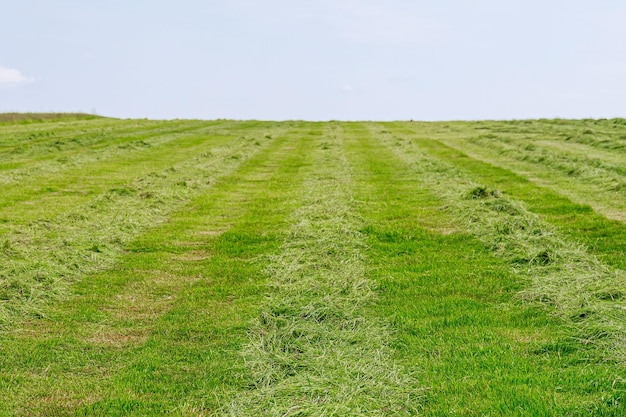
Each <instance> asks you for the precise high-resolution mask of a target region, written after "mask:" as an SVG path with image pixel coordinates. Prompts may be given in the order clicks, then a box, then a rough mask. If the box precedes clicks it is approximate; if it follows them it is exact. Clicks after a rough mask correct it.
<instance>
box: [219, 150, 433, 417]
mask: <svg viewBox="0 0 626 417" xmlns="http://www.w3.org/2000/svg"><path fill="white" fill-rule="evenodd" d="M313 158H314V159H315V161H314V163H313V164H312V167H311V168H309V170H310V172H308V177H307V178H306V180H305V181H304V184H303V185H302V189H303V196H302V201H301V207H300V209H298V210H296V212H295V213H294V214H293V216H292V226H291V227H290V229H289V231H288V233H287V236H286V237H285V240H284V244H283V246H282V250H281V252H280V253H279V254H278V255H277V256H275V257H273V258H272V259H271V262H270V267H269V269H268V274H269V276H270V282H271V288H270V290H271V291H270V294H269V296H268V298H267V300H266V303H265V305H264V306H263V308H262V310H261V313H260V317H259V319H258V321H257V323H256V324H255V325H254V327H253V328H252V329H251V331H250V342H249V344H248V345H247V346H246V348H245V351H244V358H245V361H246V363H247V365H248V367H249V369H250V372H251V379H250V386H249V387H248V389H247V390H244V391H243V392H241V393H239V395H237V396H236V397H235V398H234V399H233V401H232V402H231V403H230V404H228V405H227V406H226V407H225V410H224V412H225V413H227V414H229V415H233V416H247V415H281V416H295V415H298V416H323V415H346V416H348V415H355V416H356V415H359V416H385V415H411V414H412V413H414V412H416V407H417V406H418V404H419V403H420V398H421V397H422V390H421V389H420V388H419V385H418V384H417V383H416V381H415V379H414V378H413V377H411V376H410V375H407V374H406V373H405V372H403V371H402V370H401V369H400V368H399V367H398V366H396V365H395V364H394V362H393V360H392V359H391V357H390V355H391V351H390V348H389V347H388V342H389V339H390V338H391V334H390V330H389V328H388V327H387V325H386V324H385V323H384V322H383V321H382V320H379V319H376V318H371V317H368V318H365V317H366V316H365V314H364V308H366V307H367V306H368V305H370V304H371V303H372V302H373V301H374V300H375V289H374V288H373V284H372V283H371V282H369V281H368V280H367V279H366V278H365V271H364V255H363V253H364V249H365V247H364V237H363V236H362V235H361V233H360V232H359V230H360V228H361V227H362V221H361V219H360V218H358V217H357V216H356V215H355V210H354V207H353V205H354V202H353V201H352V195H351V188H352V183H351V178H350V177H351V173H350V167H349V165H348V163H347V161H346V159H345V157H344V155H343V150H342V148H341V147H340V145H339V144H337V143H329V142H324V144H323V146H320V147H319V148H318V150H317V151H316V153H315V155H314V156H313Z"/></svg>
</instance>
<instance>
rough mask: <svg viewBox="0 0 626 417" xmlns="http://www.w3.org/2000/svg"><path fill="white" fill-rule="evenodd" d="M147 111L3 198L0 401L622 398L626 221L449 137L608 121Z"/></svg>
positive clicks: (202, 407)
mask: <svg viewBox="0 0 626 417" xmlns="http://www.w3.org/2000/svg"><path fill="white" fill-rule="evenodd" d="M62 123H63V122H54V123H52V124H50V125H48V126H44V125H46V124H45V123H42V124H37V125H36V126H38V127H42V129H41V131H42V132H44V131H46V130H47V129H52V127H51V125H53V124H54V125H59V126H60V125H61V124H62ZM72 123H74V122H72ZM80 123H87V122H80ZM80 123H79V122H77V124H80ZM166 125H167V123H165V124H164V125H162V126H161V125H160V124H159V125H150V126H148V125H146V126H143V127H141V126H139V124H138V125H137V126H134V125H132V124H131V125H124V127H120V130H119V131H118V133H120V135H119V136H118V137H115V138H112V139H111V143H107V142H106V140H105V141H102V142H98V143H99V144H96V143H95V142H94V143H91V144H90V145H85V144H82V145H77V146H76V147H74V146H69V147H67V149H65V150H64V149H63V147H61V149H59V152H67V154H66V155H74V156H76V157H78V155H79V154H80V153H81V152H83V151H85V152H88V151H89V149H90V146H93V147H94V149H95V152H96V154H99V155H100V156H102V158H96V159H93V160H90V159H88V158H86V159H84V160H82V162H81V163H80V166H79V165H76V167H75V168H72V167H71V166H70V165H68V167H67V168H65V169H64V170H60V171H58V172H55V173H53V174H52V176H51V177H50V178H49V179H46V178H45V176H43V175H42V176H37V175H33V176H31V177H30V178H29V179H28V181H31V185H30V186H29V185H28V181H25V182H24V190H23V194H19V193H15V194H6V195H5V196H4V198H5V200H4V203H5V204H6V206H5V207H7V208H10V210H11V211H10V212H8V211H6V210H4V209H3V213H2V218H3V219H4V223H3V224H1V225H0V226H1V230H2V233H3V235H2V239H5V238H6V242H7V243H6V244H5V245H4V249H2V250H0V256H2V257H3V258H2V260H3V262H2V263H0V265H1V266H0V267H3V266H4V265H7V264H8V265H10V266H11V268H9V269H6V268H5V269H3V270H2V274H4V275H3V278H4V277H10V278H11V280H10V281H6V280H5V281H3V282H5V283H6V282H11V283H12V284H15V285H16V286H19V285H23V287H22V288H23V290H22V291H18V292H17V293H16V294H8V300H5V303H4V304H6V303H8V304H7V305H10V304H11V303H12V302H15V303H16V304H15V305H16V306H17V307H15V308H13V307H12V308H13V310H10V309H9V310H6V309H5V311H11V313H10V317H11V319H10V323H9V322H7V325H5V328H4V330H3V331H2V332H1V333H0V398H2V400H0V416H4V415H6V416H9V415H42V416H43V415H45V416H55V415H56V416H65V415H68V416H69V415H85V416H87V415H89V416H92V415H96V416H97V415H102V416H105V415H106V416H110V415H113V416H116V415H119V416H122V415H124V416H126V415H137V416H139V415H163V414H172V415H180V416H197V415H250V414H258V415H402V414H406V415H412V414H420V415H433V416H435V415H436V416H444V415H445V416H449V415H520V416H522V415H568V416H569V415H580V416H587V415H602V416H604V415H622V414H624V413H625V410H624V407H625V405H624V398H623V392H624V389H625V388H626V387H625V386H624V383H625V382H624V379H623V370H624V366H623V363H624V352H623V348H622V346H621V344H620V340H621V339H623V337H624V334H623V332H624V329H623V326H622V325H621V323H623V322H624V317H623V313H622V311H623V310H624V309H623V308H622V304H623V294H626V291H625V289H624V288H623V287H624V279H623V278H624V277H623V270H624V269H626V260H625V259H624V257H623V253H624V250H626V248H625V245H626V242H625V241H624V239H623V236H624V235H626V233H625V232H624V230H626V225H624V224H623V223H620V222H615V221H610V220H607V219H606V218H603V217H602V216H599V215H598V214H596V213H594V212H593V211H592V210H591V208H590V207H588V206H582V205H579V204H575V203H572V202H571V201H569V200H568V199H567V198H565V197H563V196H562V195H559V194H558V193H555V192H554V188H542V187H538V186H537V185H536V183H533V182H532V181H529V179H528V178H527V177H526V176H522V175H519V174H515V173H513V172H511V171H509V170H506V169H503V168H501V167H498V166H495V165H493V164H488V163H485V162H484V160H479V159H474V158H470V157H468V155H467V154H464V153H463V152H461V151H459V149H462V148H463V147H464V146H465V144H468V143H469V142H467V141H466V139H467V138H470V137H475V136H477V135H479V134H487V135H488V134H489V133H490V132H494V134H497V135H502V134H507V135H508V134H510V135H517V136H515V137H516V139H515V140H516V141H517V140H522V139H520V138H521V136H522V135H535V136H536V138H535V139H533V140H537V141H539V140H552V139H546V138H544V139H540V136H541V132H542V131H543V132H547V134H549V135H551V136H550V137H551V138H557V137H560V136H559V135H561V134H564V132H566V131H571V132H574V133H575V132H578V131H580V130H581V129H592V128H593V129H595V130H597V131H602V132H605V131H606V132H605V133H606V134H607V135H609V134H610V135H613V136H615V135H618V132H619V131H620V129H622V127H621V125H619V124H615V123H614V121H608V122H601V123H599V124H598V123H596V121H580V122H567V121H518V122H476V123H428V124H417V123H382V124H377V123H328V124H322V123H300V122H298V123H294V122H290V123H280V124H276V123H260V122H245V123H243V122H227V121H222V122H208V123H207V124H206V125H203V123H201V122H190V124H186V122H173V124H172V125H170V126H169V127H168V126H166ZM82 126H83V127H82V128H84V129H86V130H88V124H84V125H82ZM7 127H10V128H11V129H15V128H16V125H11V126H7ZM153 127H154V130H153ZM94 128H95V127H94ZM135 128H136V129H137V130H136V131H133V129H135ZM144 128H145V129H144ZM179 128H180V129H182V130H184V129H187V128H191V130H189V131H181V132H180V133H176V132H177V129H179ZM107 129H109V128H107ZM110 129H111V132H113V131H115V130H116V129H117V128H116V127H115V126H112V125H111V126H110ZM126 129H129V130H128V131H126ZM162 129H168V133H167V134H165V135H163V136H158V137H154V138H153V139H150V138H152V136H151V135H153V134H154V135H158V134H159V131H161V132H162V131H163V130H162ZM490 129H491V130H490ZM0 130H2V129H0ZM21 132H22V133H24V134H25V131H21ZM133 132H135V133H136V134H137V135H138V136H143V135H150V136H149V138H148V140H155V141H156V142H159V143H158V144H157V143H156V142H155V143H154V146H149V147H138V148H137V149H135V148H134V147H133V146H131V147H130V148H128V149H126V150H127V151H128V153H125V152H124V149H123V148H120V147H119V146H120V144H123V143H126V142H125V141H126V140H128V144H132V143H135V144H136V143H139V142H141V141H142V140H146V139H141V140H140V141H139V142H137V141H136V140H134V139H133V136H132V135H133V134H135V133H133ZM520 132H521V133H520ZM611 132H613V133H611ZM5 133H6V131H5ZM66 133H67V134H68V135H69V136H68V137H70V136H71V135H72V134H71V128H68V129H67V130H66V132H65V133H64V134H66ZM59 134H60V133H59ZM84 134H85V135H86V136H85V138H86V137H88V136H89V135H90V133H89V132H84ZM94 134H95V133H94ZM126 134H128V135H129V136H128V138H127V139H125V138H124V135H126ZM603 134H604V133H603ZM7 135H8V136H10V134H7ZM518 136H519V137H518ZM0 137H2V133H1V132H0ZM94 137H95V136H94ZM40 139H41V141H39V142H37V145H36V146H38V147H40V149H45V148H46V147H47V145H46V143H47V144H54V141H55V140H56V139H55V138H54V137H50V138H38V139H37V140H40ZM63 140H65V139H63ZM99 140H100V139H97V141H99ZM554 140H555V141H556V140H557V139H554ZM558 140H560V139H558ZM118 141H119V142H118ZM83 145H85V146H83ZM100 145H102V147H100ZM470 145H471V144H470ZM468 146H469V145H468ZM472 146H474V148H472V149H474V150H476V148H477V147H476V145H472ZM131 148H132V149H131ZM81 149H82V150H81ZM607 149H608V148H607ZM602 152H606V150H604V148H603V150H602ZM35 155H36V152H35V151H34V148H33V156H35ZM107 155H108V156H107ZM616 155H617V154H616ZM496 157H497V155H496ZM615 158H617V159H619V158H620V157H619V156H615ZM27 159H28V158H25V159H24V161H26V160H27ZM500 162H502V160H500ZM35 163H36V164H40V163H41V164H46V163H48V162H46V158H42V159H40V160H38V162H35ZM6 168H7V170H10V169H11V168H10V167H6ZM15 169H16V170H17V169H19V168H18V167H15ZM527 175H529V176H531V174H528V173H527ZM29 187H30V188H29ZM38 187H40V188H39V189H38ZM48 187H50V188H54V190H49V191H44V190H42V188H48ZM72 190H74V191H77V190H80V191H83V192H77V193H72V192H71V191H72ZM565 191H567V190H565ZM581 195H582V194H581ZM31 202H32V203H35V205H31V204H29V203H31ZM613 207H616V206H613ZM2 251H4V252H2ZM67 260H69V261H71V262H66V261H67ZM7 262H8V263H7ZM72 265H77V267H76V268H75V269H72ZM49 278H53V279H51V280H49V281H47V280H48V279H49ZM29 280H30V281H29ZM38 280H41V281H38ZM55 286H56V287H55ZM4 288H5V289H6V288H7V287H6V286H5V287H4ZM8 288H11V287H10V286H9V287H8ZM55 288H56V289H55ZM48 291H50V294H48ZM55 291H57V293H58V294H57V295H55V294H54V292H55ZM29 294H30V295H29ZM33 294H34V296H35V297H34V298H33V297H32V295H33ZM11 300H13V301H11ZM31 301H32V305H30V304H29V303H30V302H31ZM31 307H33V309H32V310H31V309H30V308H31Z"/></svg>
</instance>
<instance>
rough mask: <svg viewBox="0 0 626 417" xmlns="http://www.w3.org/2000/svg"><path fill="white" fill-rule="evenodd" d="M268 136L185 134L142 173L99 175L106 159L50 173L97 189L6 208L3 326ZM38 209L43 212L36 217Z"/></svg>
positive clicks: (109, 261)
mask: <svg viewBox="0 0 626 417" xmlns="http://www.w3.org/2000/svg"><path fill="white" fill-rule="evenodd" d="M268 136H269V135H268ZM185 140H187V142H188V144H185ZM271 141H272V139H271V138H266V137H261V138H256V139H255V138H248V139H237V140H233V138H232V136H226V137H219V136H213V137H211V136H191V137H188V138H185V137H182V138H179V140H178V141H177V144H178V145H179V146H178V147H177V150H178V152H177V153H176V154H174V155H175V158H176V159H174V160H172V159H171V158H170V157H169V156H170V155H172V154H171V153H168V147H161V148H157V149H156V150H154V151H153V152H152V155H151V156H152V158H151V159H148V160H146V159H144V160H143V161H142V163H143V167H142V168H143V170H144V172H142V169H141V168H140V166H138V165H131V166H129V165H124V163H125V162H126V161H124V160H122V161H116V165H113V166H111V168H109V169H112V170H113V169H115V170H116V172H115V174H114V176H113V178H114V182H109V181H110V179H108V180H104V181H102V180H101V176H102V171H103V165H104V164H100V165H98V166H95V167H94V171H95V175H94V173H89V172H88V171H81V172H80V173H73V176H71V177H70V178H69V179H68V178H64V179H63V180H62V179H60V178H51V179H50V180H49V181H50V183H55V184H58V186H63V187H65V186H68V185H71V184H76V185H79V186H81V187H84V183H81V182H78V181H79V180H78V177H79V176H85V177H87V178H89V177H92V178H90V180H91V181H92V182H94V183H95V184H96V186H97V187H99V189H97V193H94V194H95V195H93V196H92V195H90V194H91V193H89V192H88V193H86V194H79V195H78V196H76V195H75V194H73V193H70V197H71V198H70V199H68V201H63V200H62V199H61V198H59V196H55V197H54V198H52V199H51V200H52V201H55V202H56V204H59V203H60V204H62V205H60V204H59V205H58V206H56V207H55V209H50V208H48V207H46V206H45V204H46V200H47V198H46V197H48V195H46V194H47V193H44V198H42V197H41V196H38V197H39V198H38V200H36V201H37V204H40V205H41V204H43V206H40V210H31V209H29V206H28V205H26V206H24V205H21V206H20V205H15V204H13V205H12V206H11V207H12V209H13V211H12V213H11V221H10V222H7V221H5V222H7V227H8V230H7V231H6V233H4V234H3V235H2V241H3V243H2V249H1V250H0V259H1V262H0V299H1V300H3V303H2V304H1V305H0V324H1V325H2V326H9V325H11V323H12V322H13V321H14V320H15V319H16V318H19V317H22V316H24V315H25V314H26V315H29V316H36V315H41V314H43V313H42V310H41V307H42V306H43V305H44V304H45V303H47V302H49V301H50V300H54V299H57V298H58V297H60V296H62V295H63V294H64V293H65V292H66V290H67V286H68V285H69V284H70V283H71V282H74V281H76V280H77V279H78V278H79V277H81V276H83V275H84V274H88V273H91V272H94V271H96V270H98V269H102V268H107V267H110V266H111V265H113V263H114V262H115V259H116V258H117V256H118V254H119V253H120V252H121V251H122V249H123V248H124V246H125V245H126V244H127V243H128V242H129V241H130V240H131V239H132V238H133V237H135V236H137V235H138V234H139V233H141V232H142V231H143V230H145V229H146V228H147V227H149V226H153V225H155V224H158V223H160V222H162V221H164V220H166V219H167V217H168V216H169V215H170V213H172V212H173V211H174V210H176V209H177V208H178V207H181V206H182V205H184V204H185V203H186V202H187V201H189V199H190V198H193V196H195V195H198V194H200V193H202V192H204V191H205V190H206V189H208V188H210V187H211V186H212V184H213V183H214V182H215V180H216V178H219V177H220V176H223V175H226V174H228V173H229V172H232V171H233V170H234V169H236V168H237V167H238V166H239V165H240V164H241V162H242V161H244V160H245V159H247V158H249V157H250V156H252V155H254V154H255V153H256V152H258V151H259V150H260V149H262V148H263V147H265V146H267V144H268V143H270V142H271ZM190 145H191V146H190ZM185 147H186V148H187V150H188V151H187V152H185ZM203 149H204V150H203ZM157 156H159V157H160V158H158V159H157ZM164 157H165V158H164ZM185 158H187V159H185ZM170 164H171V165H170ZM146 171H148V172H146ZM105 172H106V170H105ZM77 174H79V175H78V176H77ZM107 182H109V184H108V186H109V187H111V188H108V187H106V186H107ZM103 188H104V189H103ZM30 197H31V198H32V197H33V196H32V195H31V196H30ZM42 211H43V212H44V213H45V215H46V217H42V216H41V215H40V213H41V212H42Z"/></svg>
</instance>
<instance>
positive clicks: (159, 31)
mask: <svg viewBox="0 0 626 417" xmlns="http://www.w3.org/2000/svg"><path fill="white" fill-rule="evenodd" d="M6 3H7V4H4V5H3V6H2V11H1V12H0V39H2V41H1V42H0V112H2V111H85V112H92V111H96V112H97V113H98V114H102V115H106V116H117V117H133V118H136V117H148V118H203V119H214V118H236V119H249V118H255V119H274V120H283V119H308V120H328V119H342V120H365V119H368V120H395V119H415V120H452V119H511V118H516V119H520V118H537V117H567V118H582V117H626V23H625V22H626V2H623V1H606V0H598V1H594V2H591V1H581V0H572V1H550V0H543V1H538V0H524V1H521V0H519V1H515V0H511V1H506V0H472V1H470V0H467V1H463V0H439V1H435V0H421V1H420V0H416V1H408V0H385V1H382V0H380V1H374V0H334V1H330V0H315V1H304V0H303V1H297V0H292V1H286V0H282V1H281V0H268V1H260V0H257V1H250V0H230V1H226V0H206V1H200V0H178V1H164V0H151V1H148V0H108V1H106V2H104V1H103V2H95V1H89V0H55V1H50V0H20V1H11V2H6Z"/></svg>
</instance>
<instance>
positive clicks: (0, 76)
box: [0, 65, 33, 87]
mask: <svg viewBox="0 0 626 417" xmlns="http://www.w3.org/2000/svg"><path fill="white" fill-rule="evenodd" d="M30 82H33V79H32V78H31V77H27V76H25V75H24V74H22V73H21V72H20V71H19V70H16V69H14V68H8V67H4V66H2V65H0V87H15V86H18V85H20V84H27V83H30Z"/></svg>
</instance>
